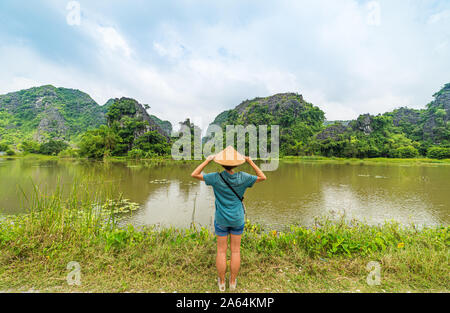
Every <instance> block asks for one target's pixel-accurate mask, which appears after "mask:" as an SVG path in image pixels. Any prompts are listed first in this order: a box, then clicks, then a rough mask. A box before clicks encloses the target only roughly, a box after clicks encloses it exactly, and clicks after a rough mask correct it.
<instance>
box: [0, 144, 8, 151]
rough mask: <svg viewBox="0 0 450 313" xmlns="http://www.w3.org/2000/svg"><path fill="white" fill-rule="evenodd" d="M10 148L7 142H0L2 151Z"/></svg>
mask: <svg viewBox="0 0 450 313" xmlns="http://www.w3.org/2000/svg"><path fill="white" fill-rule="evenodd" d="M7 150H9V146H8V145H7V144H6V143H2V142H0V152H1V151H7Z"/></svg>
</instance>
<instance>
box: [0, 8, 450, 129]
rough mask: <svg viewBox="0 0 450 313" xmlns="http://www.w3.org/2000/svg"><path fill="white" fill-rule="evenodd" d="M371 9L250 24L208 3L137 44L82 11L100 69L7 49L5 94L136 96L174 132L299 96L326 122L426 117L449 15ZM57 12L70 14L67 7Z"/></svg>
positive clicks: (265, 12) (444, 61)
mask: <svg viewBox="0 0 450 313" xmlns="http://www.w3.org/2000/svg"><path fill="white" fill-rule="evenodd" d="M56 3H58V2H57V1H55V5H57V4H56ZM208 3H209V2H208ZM369 3H372V4H371V5H369V4H367V2H361V1H355V0H341V1H335V0H317V1H287V0H281V1H279V2H277V3H276V4H274V3H272V2H264V1H262V2H261V3H260V4H258V10H257V12H254V11H253V10H250V11H248V13H247V15H246V16H245V15H242V12H243V11H242V10H241V8H240V5H241V4H240V3H237V2H236V3H233V4H229V5H232V8H233V10H231V9H230V8H228V7H227V5H224V4H221V5H219V4H216V3H212V2H211V3H209V4H208V5H209V6H211V8H209V9H208V10H207V9H205V8H203V7H202V8H203V9H204V10H203V11H201V10H199V12H201V13H197V11H195V12H191V11H189V12H190V14H186V15H185V16H183V15H180V14H179V15H178V19H170V18H168V16H162V17H159V16H156V15H155V16H151V13H150V16H148V19H149V20H150V19H151V21H152V23H154V24H155V25H156V26H154V27H152V28H151V31H150V30H149V29H150V28H149V29H146V28H145V25H143V26H142V25H139V26H140V27H141V26H142V27H143V28H142V30H140V32H139V33H138V34H136V35H140V36H139V37H134V35H135V28H133V29H132V31H130V30H127V28H126V27H127V25H124V24H120V23H119V22H121V21H120V20H118V19H116V20H115V19H114V17H113V16H108V17H105V16H102V15H101V14H102V11H101V10H97V11H94V10H93V9H92V8H91V7H90V6H89V5H90V4H89V3H87V2H86V4H84V3H83V7H82V9H83V19H82V23H81V25H80V27H77V29H78V30H79V31H80V33H82V34H83V35H84V37H85V38H89V39H90V40H92V45H91V46H90V47H89V48H90V49H89V53H90V55H89V57H90V58H91V59H92V61H93V62H92V63H94V64H95V66H94V67H93V68H83V67H80V66H78V64H76V63H61V62H58V61H57V60H52V59H50V58H49V57H48V56H47V55H45V54H43V53H40V51H38V49H36V48H31V47H30V46H27V45H17V44H12V43H11V44H8V45H4V46H2V47H0V67H1V68H2V72H1V74H0V83H1V85H0V92H1V91H3V92H7V91H13V90H17V89H19V88H18V87H19V86H20V88H28V87H31V86H32V85H36V84H48V83H51V84H55V85H57V86H63V87H69V88H78V89H80V90H82V91H85V92H87V93H89V94H90V95H91V96H92V97H93V98H94V99H95V100H96V101H97V102H99V103H100V104H103V103H104V102H105V101H106V100H107V99H109V98H111V97H120V96H128V97H133V98H136V100H138V101H139V102H141V103H148V104H149V105H150V106H151V110H150V112H151V113H152V114H156V115H158V116H159V117H160V118H163V119H168V120H170V121H171V122H172V123H177V122H179V121H181V120H184V119H185V118H186V117H191V119H194V120H195V119H197V120H200V117H201V118H202V121H203V122H204V123H205V124H207V123H209V122H210V121H212V120H213V119H214V117H215V116H216V115H217V114H218V113H220V112H221V111H223V110H225V109H230V108H233V107H234V106H236V105H238V104H239V103H240V102H241V101H243V100H246V99H251V98H253V97H257V96H269V95H271V94H275V93H279V92H298V93H300V94H303V96H304V98H305V100H307V101H309V102H312V103H314V104H315V105H318V106H319V107H320V108H322V109H323V110H324V111H325V112H326V117H327V118H328V119H330V120H332V119H352V118H356V117H357V116H358V114H363V113H367V112H370V113H373V114H374V113H381V112H384V111H387V110H391V109H393V108H395V107H398V106H404V105H411V106H413V107H423V106H424V105H425V104H426V103H427V102H428V101H429V100H430V98H431V95H432V94H433V93H434V92H435V91H437V90H438V89H439V88H440V87H441V86H442V85H443V84H444V83H447V82H448V71H446V70H445V69H446V68H449V67H450V61H449V60H450V57H449V48H448V35H446V33H445V31H442V23H443V22H445V21H446V16H447V15H446V14H448V13H446V12H447V11H441V12H434V14H432V15H431V17H430V18H429V19H427V18H426V17H424V16H423V14H424V13H423V11H424V10H423V8H422V7H420V6H419V5H415V4H414V3H412V2H396V1H371V2H369ZM92 5H94V4H92ZM172 5H174V4H172ZM215 6H218V7H219V9H218V10H217V11H216V10H215V8H216V7H215ZM108 8H110V7H109V6H108ZM177 8H178V10H179V11H183V10H188V9H189V8H187V7H183V4H179V6H178V7H177ZM261 8H262V9H261ZM243 9H247V10H249V7H246V6H243ZM61 12H62V13H61V14H67V12H66V11H65V7H63V8H62V10H61ZM109 12H110V11H109ZM167 12H169V11H167ZM218 12H219V13H218ZM449 12H450V11H449ZM121 13H123V12H121ZM196 14H200V15H196ZM191 15H192V16H191ZM119 16H122V15H120V14H119ZM420 18H422V20H424V21H423V22H420ZM136 20H138V17H137V18H136ZM128 23H131V22H128ZM133 26H134V25H133ZM371 26H377V27H371ZM143 34H145V35H143ZM137 38H139V39H137ZM11 60H21V62H17V61H11Z"/></svg>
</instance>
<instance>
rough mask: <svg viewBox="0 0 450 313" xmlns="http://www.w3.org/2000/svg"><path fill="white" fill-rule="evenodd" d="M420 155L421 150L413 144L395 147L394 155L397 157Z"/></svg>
mask: <svg viewBox="0 0 450 313" xmlns="http://www.w3.org/2000/svg"><path fill="white" fill-rule="evenodd" d="M418 155H419V151H418V150H417V149H416V148H414V147H413V146H405V147H400V148H397V149H395V151H394V156H395V157H396V158H404V159H408V158H415V157H417V156H418Z"/></svg>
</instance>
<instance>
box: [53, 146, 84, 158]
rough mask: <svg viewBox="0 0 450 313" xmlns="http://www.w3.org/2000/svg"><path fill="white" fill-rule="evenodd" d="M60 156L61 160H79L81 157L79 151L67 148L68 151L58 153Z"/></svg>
mask: <svg viewBox="0 0 450 313" xmlns="http://www.w3.org/2000/svg"><path fill="white" fill-rule="evenodd" d="M58 156H59V157H61V158H77V157H78V156H79V150H76V149H73V148H67V149H66V150H63V151H61V152H60V153H58Z"/></svg>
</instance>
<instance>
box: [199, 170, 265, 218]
mask: <svg viewBox="0 0 450 313" xmlns="http://www.w3.org/2000/svg"><path fill="white" fill-rule="evenodd" d="M222 176H223V178H225V180H226V181H227V182H228V183H229V184H230V185H231V187H233V189H234V190H235V191H236V192H237V194H238V195H239V196H241V198H242V197H243V196H244V193H245V190H246V189H247V188H250V187H252V186H253V185H254V184H255V182H256V179H257V178H258V177H256V176H254V175H250V174H248V173H245V172H237V173H234V174H230V173H228V172H227V171H223V172H222ZM203 179H204V180H205V183H206V185H208V186H212V187H213V189H214V195H215V196H216V202H215V204H216V215H215V219H216V223H217V224H219V225H221V226H225V227H239V226H242V225H243V224H244V223H245V219H244V209H243V207H242V202H241V200H239V198H238V197H236V195H235V194H234V192H233V191H232V190H231V189H230V187H228V186H227V184H225V182H224V181H223V180H222V178H220V176H219V173H217V172H216V173H210V174H204V175H203Z"/></svg>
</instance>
